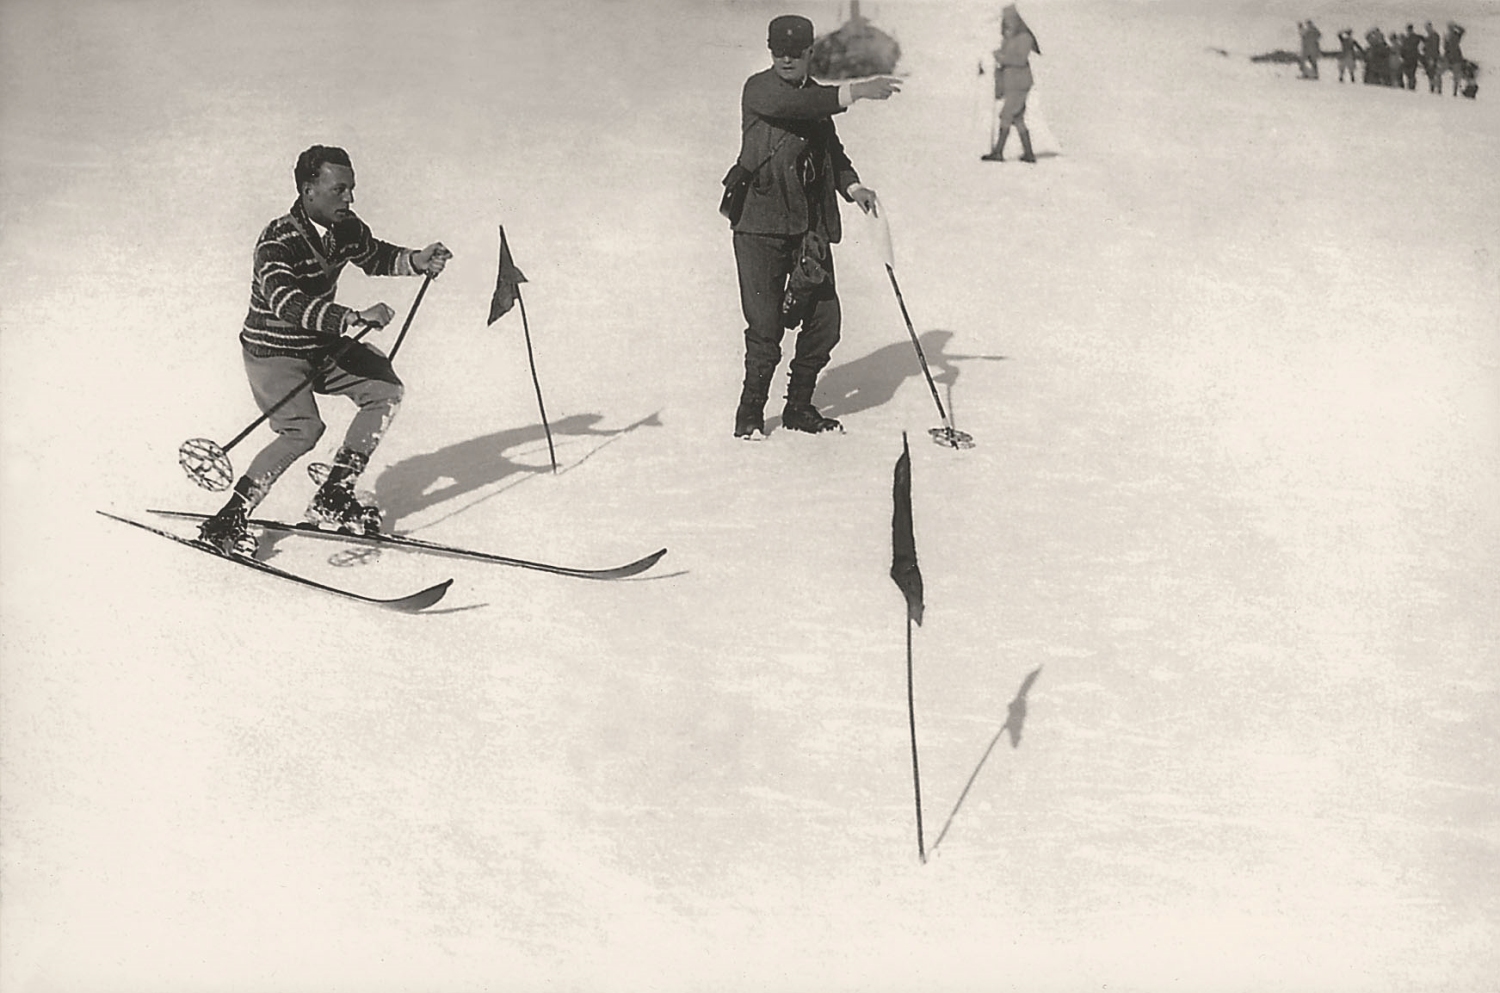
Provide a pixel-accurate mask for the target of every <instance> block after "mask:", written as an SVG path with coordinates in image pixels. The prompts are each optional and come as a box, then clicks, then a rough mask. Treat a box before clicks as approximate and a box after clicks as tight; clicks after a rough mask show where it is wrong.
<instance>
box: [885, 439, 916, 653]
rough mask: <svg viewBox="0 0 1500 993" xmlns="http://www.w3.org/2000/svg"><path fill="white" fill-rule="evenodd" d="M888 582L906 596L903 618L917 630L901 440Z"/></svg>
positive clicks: (907, 469) (905, 452) (907, 460)
mask: <svg viewBox="0 0 1500 993" xmlns="http://www.w3.org/2000/svg"><path fill="white" fill-rule="evenodd" d="M892 491H893V493H892V503H893V505H894V510H893V512H892V514H891V579H893V580H895V582H896V585H897V586H898V587H900V588H901V592H902V593H903V594H904V595H905V596H906V614H907V616H908V617H910V618H911V619H912V620H913V621H915V622H916V623H917V624H918V625H919V626H920V625H921V623H922V609H923V604H922V570H921V569H919V568H917V539H916V536H915V535H914V534H913V533H912V521H911V449H910V448H908V447H907V444H906V436H905V435H904V434H903V435H902V436H901V457H900V458H899V459H897V460H896V473H895V485H894V486H893V487H892Z"/></svg>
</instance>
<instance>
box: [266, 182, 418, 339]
mask: <svg viewBox="0 0 1500 993" xmlns="http://www.w3.org/2000/svg"><path fill="white" fill-rule="evenodd" d="M315 242H320V243H318V244H316V245H315V244H314V243H315ZM414 251H415V249H410V248H402V247H400V246H398V245H392V244H389V243H388V242H384V241H381V240H379V239H378V238H376V237H375V236H374V235H372V234H371V233H370V228H369V226H368V225H367V224H365V222H364V221H362V220H360V219H359V218H357V217H351V218H350V219H349V220H347V221H341V222H340V223H339V224H337V225H335V226H334V227H333V228H330V229H329V232H328V236H327V237H326V238H322V239H319V237H318V229H317V228H316V227H314V226H313V223H312V221H311V220H309V219H308V216H307V212H306V211H305V210H303V208H302V203H301V201H300V200H299V201H298V202H297V203H294V204H293V205H292V209H291V211H290V212H289V213H287V214H285V215H283V216H282V217H278V218H277V219H276V220H274V221H272V222H271V223H270V224H267V225H266V228H265V230H264V231H262V232H261V233H260V240H259V241H257V242H256V243H255V274H254V278H253V279H252V281H251V284H250V312H249V313H248V314H246V315H245V326H244V328H243V329H242V330H241V331H240V342H241V343H242V344H243V345H244V346H245V350H246V351H247V352H249V353H250V354H251V355H254V356H257V357H260V358H267V357H269V356H272V355H293V356H304V357H305V356H309V355H311V354H313V353H315V352H317V351H318V350H319V349H322V348H326V347H328V346H329V345H331V344H334V343H335V338H336V337H337V336H338V335H340V334H342V333H343V330H344V319H345V315H346V314H352V313H353V310H352V309H351V308H349V307H345V306H343V305H342V304H337V303H334V302H333V296H334V293H335V291H337V290H338V285H339V274H340V273H341V272H343V270H344V266H345V265H346V264H347V263H350V262H353V263H354V264H355V265H357V266H359V267H360V268H361V269H363V270H364V271H365V272H366V273H368V274H369V275H371V276H410V275H413V274H414V272H415V270H413V269H412V266H411V257H412V254H413V252H414Z"/></svg>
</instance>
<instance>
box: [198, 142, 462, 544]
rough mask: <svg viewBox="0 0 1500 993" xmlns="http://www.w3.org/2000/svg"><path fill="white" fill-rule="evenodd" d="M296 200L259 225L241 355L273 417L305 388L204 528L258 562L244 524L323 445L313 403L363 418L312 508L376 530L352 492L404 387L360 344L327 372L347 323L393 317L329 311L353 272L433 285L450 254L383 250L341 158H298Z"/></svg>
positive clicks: (340, 153) (370, 510)
mask: <svg viewBox="0 0 1500 993" xmlns="http://www.w3.org/2000/svg"><path fill="white" fill-rule="evenodd" d="M293 176H294V179H295V180H296V183H297V200H296V202H295V203H293V204H292V208H291V210H290V211H289V212H288V213H287V214H285V215H283V216H282V217H279V218H277V219H276V220H274V221H272V222H271V223H270V224H268V225H266V227H265V229H264V230H263V231H262V232H261V234H260V239H259V241H257V242H256V245H255V269H254V277H253V279H252V281H251V286H250V310H249V313H248V314H247V315H246V317H245V323H244V327H243V328H242V329H241V331H240V345H241V351H242V352H243V357H244V362H245V373H246V375H247V376H248V378H249V380H250V392H251V393H252V394H253V395H254V397H255V402H256V404H257V405H258V406H259V407H260V409H261V411H262V412H265V411H268V410H270V409H271V408H272V407H273V406H274V405H275V404H276V403H277V401H279V400H281V399H282V398H283V397H285V396H286V395H287V394H288V393H290V392H291V391H292V390H293V389H295V388H296V386H297V384H298V383H300V382H302V381H303V380H304V379H306V378H307V377H309V376H312V374H313V372H314V370H317V369H321V372H320V373H319V374H318V375H317V376H316V377H315V378H313V380H312V383H311V388H310V389H307V390H299V391H298V392H297V395H296V396H295V397H294V398H293V399H292V400H291V401H290V402H288V403H286V404H285V405H284V406H282V407H281V408H280V409H279V410H277V411H276V412H275V413H273V414H271V415H270V417H269V422H270V425H271V428H272V430H274V431H275V432H276V437H275V439H273V440H272V441H271V442H270V444H268V445H267V446H266V447H265V448H264V449H262V450H261V451H260V453H259V454H257V455H256V456H255V458H254V459H253V460H252V461H251V462H250V466H249V468H247V469H246V470H245V474H244V475H243V476H241V477H240V478H239V479H238V480H237V481H236V482H235V486H234V492H233V494H232V495H231V496H230V498H229V502H228V503H226V504H225V505H224V506H223V507H222V508H221V509H220V510H219V512H218V513H216V514H215V515H214V516H212V517H210V518H208V519H207V520H206V521H204V522H203V525H202V527H201V529H200V530H199V540H200V541H202V542H203V543H205V544H207V545H210V546H212V547H214V548H216V549H218V550H219V551H221V552H223V553H225V554H235V555H254V554H255V549H256V541H255V538H254V536H253V535H251V534H250V533H249V530H248V528H247V525H246V518H247V517H248V516H249V514H250V512H251V511H252V510H254V509H255V507H256V505H257V504H259V503H260V502H261V500H263V499H264V498H265V496H266V493H267V492H269V490H270V488H271V486H272V485H273V484H274V483H275V482H276V480H277V479H278V478H280V476H281V474H282V473H284V472H285V471H286V470H287V469H288V468H289V467H290V466H291V464H292V463H293V462H295V461H296V460H297V459H299V458H301V457H302V456H303V455H306V454H307V453H308V452H310V451H311V450H312V448H313V446H314V445H316V444H317V442H318V439H319V438H320V437H322V434H323V430H324V424H323V420H322V418H321V417H319V416H318V404H317V400H316V399H315V398H314V394H315V393H322V394H325V395H331V396H343V397H348V398H349V399H350V400H352V401H354V403H355V405H356V406H357V407H358V408H359V410H358V412H357V413H356V414H355V415H354V418H353V420H352V421H351V422H350V424H349V429H348V431H347V433H346V434H345V436H344V442H343V445H342V446H340V448H339V450H338V454H337V455H336V456H335V458H334V462H333V466H332V469H331V470H330V472H329V475H328V478H327V480H326V481H325V482H324V483H323V484H322V485H321V486H320V487H319V488H318V491H317V493H316V494H314V496H313V499H312V502H311V503H310V504H309V505H308V508H307V518H308V520H310V521H312V522H313V523H315V524H317V525H318V526H320V527H326V528H333V529H336V530H342V531H347V532H350V533H355V534H365V533H369V532H372V531H378V530H379V529H380V523H381V522H380V511H379V509H378V508H376V507H375V506H373V505H371V504H366V503H363V502H361V501H360V499H359V498H357V497H356V496H355V493H354V483H355V480H356V479H357V478H358V477H359V474H360V473H361V472H363V471H364V469H365V466H366V465H368V464H369V461H370V455H371V454H372V453H373V452H374V451H375V446H376V445H378V444H379V443H380V439H381V436H382V435H384V434H385V431H386V428H388V427H389V426H390V423H391V419H392V418H393V417H394V416H395V414H396V409H397V407H398V406H399V405H400V403H401V396H402V385H401V380H400V379H398V378H397V377H396V373H395V371H394V370H393V369H392V368H391V363H390V361H389V360H388V359H387V358H386V357H385V355H384V354H383V353H382V352H380V351H379V350H378V349H376V348H375V347H373V346H372V345H369V344H366V343H365V342H359V343H356V344H354V345H353V346H351V347H349V348H347V349H345V350H344V351H343V352H342V353H341V354H339V356H338V357H337V359H336V360H335V361H334V362H332V363H329V362H328V358H329V355H330V353H331V352H332V351H333V350H334V349H335V348H337V347H339V346H340V345H342V344H343V343H344V339H343V337H342V336H343V333H344V331H345V330H347V329H348V328H349V327H350V326H351V325H352V324H355V323H365V324H372V325H374V326H376V327H383V326H385V325H386V324H388V323H390V321H391V318H392V317H394V316H395V312H394V311H392V310H391V308H390V307H388V306H387V305H386V304H384V303H377V304H375V305H374V306H371V307H367V308H365V309H364V310H358V311H356V310H354V309H352V308H349V307H345V306H343V305H342V304H338V303H335V302H334V294H335V291H336V290H337V289H338V279H339V274H340V273H341V272H342V271H343V268H344V266H345V265H346V264H348V263H350V262H352V263H354V264H355V265H357V266H358V267H359V268H360V269H362V270H364V271H365V272H366V273H368V274H369V275H371V276H412V275H422V274H428V273H430V274H432V275H434V276H435V275H437V274H438V273H440V272H442V271H443V266H444V265H445V264H446V263H447V261H448V259H450V258H452V253H451V252H449V251H448V249H447V248H446V247H444V246H443V244H442V242H434V243H433V244H431V245H428V246H427V247H426V248H423V249H420V250H418V249H414V248H402V247H400V246H397V245H393V244H390V243H388V242H384V241H380V240H379V239H377V238H375V237H374V235H372V234H371V233H370V228H369V227H368V226H367V225H366V224H365V222H364V221H362V220H360V219H359V217H358V216H356V215H355V213H354V211H353V209H352V206H353V203H354V167H353V166H352V165H351V164H350V162H349V155H348V153H347V152H345V151H344V150H343V149H342V148H335V147H331V146H325V145H314V146H312V147H311V148H309V149H307V150H306V151H304V152H303V153H302V154H301V155H300V156H298V158H297V165H296V168H295V169H294V171H293Z"/></svg>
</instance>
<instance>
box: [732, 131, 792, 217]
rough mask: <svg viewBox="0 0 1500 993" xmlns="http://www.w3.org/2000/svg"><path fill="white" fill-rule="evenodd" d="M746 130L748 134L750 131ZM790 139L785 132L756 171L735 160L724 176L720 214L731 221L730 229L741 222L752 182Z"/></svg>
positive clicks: (788, 133)
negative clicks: (741, 215)
mask: <svg viewBox="0 0 1500 993" xmlns="http://www.w3.org/2000/svg"><path fill="white" fill-rule="evenodd" d="M751 123H752V124H753V123H754V122H751ZM745 130H746V131H747V132H748V131H749V130H750V129H749V128H746V129H745ZM788 137H790V132H783V133H782V135H781V138H780V140H778V141H777V142H776V144H775V145H774V146H773V147H772V148H771V152H770V154H769V155H767V156H766V157H765V158H763V159H761V160H760V164H759V165H757V166H756V167H755V168H754V169H746V168H745V167H744V166H742V165H740V160H739V159H735V160H734V165H732V166H730V167H729V171H728V172H726V173H725V174H724V195H723V196H721V197H719V213H721V214H723V215H724V216H725V217H726V218H727V219H728V220H729V226H730V227H734V226H735V225H736V224H738V223H739V222H740V214H741V213H743V212H744V209H745V197H746V196H747V195H748V194H749V193H750V181H751V180H753V179H754V178H755V174H756V173H758V172H760V170H761V169H762V168H763V167H764V166H765V164H766V163H767V162H769V161H771V159H772V158H774V157H775V156H776V153H777V152H778V151H779V150H780V149H781V146H782V145H783V144H785V143H786V140H787V138H788Z"/></svg>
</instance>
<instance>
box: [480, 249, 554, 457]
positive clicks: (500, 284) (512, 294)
mask: <svg viewBox="0 0 1500 993" xmlns="http://www.w3.org/2000/svg"><path fill="white" fill-rule="evenodd" d="M524 282H526V277H525V276H524V275H523V274H522V273H521V270H520V269H517V268H516V262H515V260H514V259H512V258H511V257H510V243H509V242H507V241H506V240H505V225H504V224H502V225H500V272H499V273H498V274H497V275H496V276H495V295H494V296H493V297H492V298H491V299H490V319H489V320H488V321H486V322H485V324H486V326H488V325H490V324H494V323H495V322H496V321H497V320H499V319H500V318H501V317H504V316H505V313H506V312H507V311H508V310H510V308H512V307H514V306H515V305H516V304H520V305H521V330H522V331H524V332H526V361H527V363H528V364H529V365H530V366H531V385H532V386H534V387H535V388H536V409H537V412H538V413H540V414H541V415H542V429H543V430H544V431H546V432H547V455H548V457H549V458H551V460H552V471H553V473H556V472H557V449H556V448H554V447H553V445H552V425H550V424H548V423H547V407H546V405H545V404H544V403H542V384H541V381H540V380H538V379H537V376H536V355H535V353H534V352H533V351H532V349H531V325H530V324H528V323H527V321H526V301H524V300H522V299H521V284H522V283H524Z"/></svg>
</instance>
